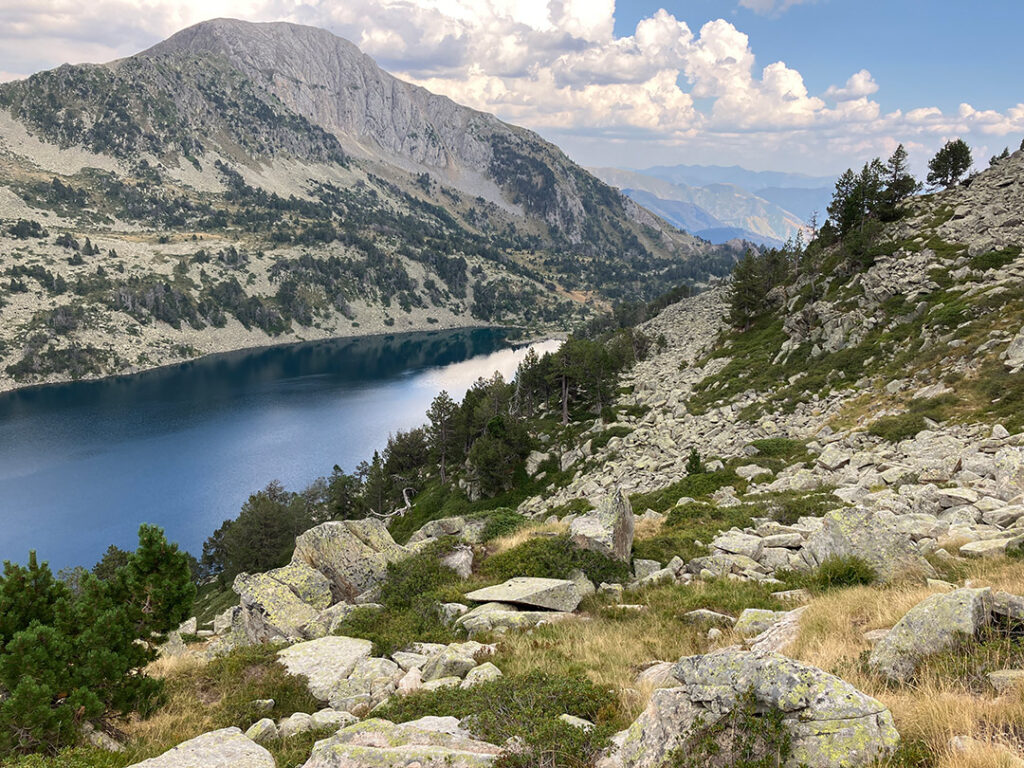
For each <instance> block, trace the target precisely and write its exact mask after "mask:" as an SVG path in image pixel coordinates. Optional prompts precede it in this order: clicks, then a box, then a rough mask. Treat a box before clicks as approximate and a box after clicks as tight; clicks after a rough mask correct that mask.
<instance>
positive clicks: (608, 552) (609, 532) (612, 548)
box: [569, 490, 635, 562]
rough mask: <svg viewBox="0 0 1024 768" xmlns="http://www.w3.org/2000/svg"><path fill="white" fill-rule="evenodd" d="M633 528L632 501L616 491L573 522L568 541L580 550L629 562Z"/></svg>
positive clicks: (619, 491) (570, 526)
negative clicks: (595, 507)
mask: <svg viewBox="0 0 1024 768" xmlns="http://www.w3.org/2000/svg"><path fill="white" fill-rule="evenodd" d="M634 526H635V523H634V520H633V508H632V506H630V503H629V499H628V498H627V497H626V495H625V494H624V493H623V492H622V491H621V490H617V491H615V493H613V494H611V495H610V496H608V497H607V498H606V499H604V500H603V501H601V503H600V504H598V506H597V509H595V510H593V511H591V512H588V513H586V514H585V515H581V516H580V517H577V518H576V519H575V520H573V521H572V523H570V525H569V538H570V540H571V541H572V543H573V544H575V545H576V546H577V547H580V548H581V549H588V550H591V551H593V552H597V553H599V554H602V555H605V556H606V557H610V558H612V559H614V560H621V561H623V562H629V558H630V556H631V554H632V551H633V529H634Z"/></svg>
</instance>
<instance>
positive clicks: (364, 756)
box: [303, 717, 501, 768]
mask: <svg viewBox="0 0 1024 768" xmlns="http://www.w3.org/2000/svg"><path fill="white" fill-rule="evenodd" d="M500 753H501V748H500V747H497V746H495V745H494V744H488V743H486V742H483V741H477V740H476V739H474V738H473V737H472V736H471V735H470V734H469V733H468V732H467V731H465V730H463V729H462V728H460V727H459V722H458V720H456V719H455V718H454V717H425V718H422V719H421V720H414V721H412V722H408V723H398V724H396V723H392V722H390V721H388V720H381V719H379V718H373V719H370V720H364V721H362V722H361V723H357V724H355V725H352V726H349V727H347V728H343V729H342V730H340V731H338V732H337V733H336V734H334V736H332V737H331V738H329V739H324V740H323V741H318V742H317V743H316V746H314V747H313V752H312V754H311V755H310V757H309V760H307V761H306V763H305V764H304V765H303V768H407V767H408V766H412V765H418V766H419V767H420V768H487V766H490V765H493V764H494V761H495V760H496V759H497V758H498V755H499V754H500Z"/></svg>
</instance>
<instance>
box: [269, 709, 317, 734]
mask: <svg viewBox="0 0 1024 768" xmlns="http://www.w3.org/2000/svg"><path fill="white" fill-rule="evenodd" d="M315 728H316V723H315V722H313V716H312V715H308V714H306V713H305V712H295V713H293V714H291V715H289V716H288V717H286V718H285V719H284V720H282V721H281V722H279V723H278V724H277V734H278V736H280V737H281V738H282V739H288V738H291V737H292V736H298V735H299V734H300V733H307V732H309V731H312V730H314V729H315Z"/></svg>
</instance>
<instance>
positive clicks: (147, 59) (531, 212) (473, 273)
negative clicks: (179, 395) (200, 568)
mask: <svg viewBox="0 0 1024 768" xmlns="http://www.w3.org/2000/svg"><path fill="white" fill-rule="evenodd" d="M0 113H3V116H2V117H0V152H2V153H3V155H4V160H3V162H0V190H3V194H2V195H0V221H2V222H3V223H2V224H0V274H3V275H5V276H6V277H9V278H10V282H9V283H7V284H4V283H0V303H3V304H6V307H4V308H0V317H3V320H4V323H3V330H2V331H0V358H2V359H0V386H3V387H4V388H10V387H12V386H18V385H20V384H22V383H39V382H42V381H54V380H61V378H62V377H69V378H74V377H88V376H96V375H104V374H107V373H118V372H125V371H132V370H141V369H143V368H146V367H151V366H152V365H156V364H166V363H168V362H174V361H176V360H180V359H187V358H189V357H193V356H195V355H196V354H204V353H208V352H214V351H227V350H228V349H234V348H237V346H238V345H239V344H242V345H244V346H259V345H261V343H279V342H281V341H286V340H306V339H310V338H323V337H331V336H338V335H362V334H364V333H374V332H381V333H383V332H389V331H393V330H402V329H405V330H419V329H423V328H430V327H452V326H454V325H460V324H462V325H472V324H477V323H481V322H483V323H500V324H505V325H516V326H523V327H528V328H533V329H535V330H537V329H540V328H542V327H543V328H547V329H548V330H554V331H557V330H565V329H567V328H568V327H569V325H571V324H572V323H574V322H577V321H578V320H579V319H582V318H585V317H586V316H589V315H591V314H593V313H594V312H595V311H597V310H598V309H600V308H601V307H604V306H608V305H609V304H610V303H612V302H614V301H621V300H625V299H629V300H636V299H645V298H647V299H649V298H652V297H653V296H654V295H655V294H657V293H660V292H662V291H664V290H666V289H668V288H670V287H673V286H675V285H678V284H679V283H681V282H685V281H694V280H701V279H704V278H706V277H707V276H709V275H714V274H724V273H725V272H727V271H728V269H729V268H730V267H731V264H732V263H733V261H734V260H735V259H736V258H737V256H738V255H739V250H738V249H737V248H733V247H713V246H711V245H709V244H708V243H706V242H705V241H703V240H700V239H699V238H697V237H694V236H692V235H689V234H686V233H684V232H682V231H679V230H678V229H676V228H675V227H673V226H672V225H670V224H669V223H667V222H665V221H664V220H663V219H661V218H659V217H658V216H656V215H654V214H652V213H651V212H649V211H647V210H645V209H644V208H642V207H641V206H639V205H637V204H636V203H635V202H633V201H632V200H630V199H629V198H627V197H625V196H623V195H621V194H620V193H619V192H617V191H615V190H613V189H612V188H611V187H609V186H607V185H605V184H604V183H603V182H601V181H600V180H598V179H596V178H595V177H593V176H592V175H590V174H589V173H587V172H586V171H585V170H583V169H582V168H580V167H579V166H578V165H576V164H575V163H573V162H572V161H571V160H570V159H569V158H568V157H567V156H566V155H565V154H564V153H562V152H561V150H559V149H558V148H557V147H556V146H554V145H553V144H551V143H549V142H547V141H545V140H543V139H542V138H541V137H539V136H538V135H537V134H535V133H533V132H531V131H528V130H526V129H523V128H519V127H516V126H512V125H509V124H506V123H503V122H502V121H500V120H499V119H498V118H496V117H494V116H493V115H488V114H486V113H482V112H478V111H476V110H472V109H469V108H466V107H462V106H460V105H458V104H456V103H455V102H453V101H452V100H450V99H448V98H447V97H444V96H438V95H435V94H432V93H430V92H429V91H426V90H425V89H423V88H420V87H419V86H415V85H411V84H409V83H405V82H403V81H401V80H399V79H398V78H395V77H393V76H392V75H390V74H388V73H386V72H384V71H383V70H381V69H380V68H379V67H377V66H376V64H375V63H374V62H373V60H372V59H371V58H370V57H368V56H366V55H365V54H363V53H361V52H360V51H359V50H358V48H357V47H356V46H354V45H353V44H351V43H349V42H348V41H345V40H343V39H341V38H338V37H337V36H335V35H333V34H331V33H330V32H327V31H325V30H319V29H316V28H312V27H304V26H301V25H292V24H287V23H271V24H255V23H250V22H241V21H236V20H224V19H221V20H215V21H211V22H203V23H201V24H198V25H194V26H193V27H190V28H188V29H185V30H182V31H181V32H179V33H177V34H176V35H174V36H172V37H171V38H168V40H166V41H164V42H162V43H158V44H157V45H155V46H153V47H151V48H149V49H147V50H145V51H143V52H141V53H139V54H136V55H134V56H130V57H127V58H123V59H119V60H117V61H114V62H110V63H108V64H100V65H80V66H72V65H64V66H62V67H59V68H57V69H56V70H50V71H47V72H41V73H37V74H35V75H32V76H31V77H29V78H27V79H26V80H21V81H16V82H12V83H6V84H3V85H0ZM22 219H24V220H25V223H24V224H21V223H20V220H22ZM48 230H52V232H50V231H48ZM43 232H46V234H45V235H43V234H42V233H43ZM86 238H88V242H87V243H83V241H84V240H86ZM94 248H95V249H96V251H97V252H96V253H93V252H92V249H94ZM84 250H88V251H89V253H84V252H83V251H84ZM396 305H397V307H396ZM54 313H58V314H60V315H61V317H64V316H68V317H73V318H75V320H74V322H73V323H72V327H65V324H63V323H61V322H57V323H56V325H55V324H54V322H53V321H52V317H53V315H54ZM132 337H135V338H141V339H142V340H143V342H142V344H141V345H139V344H133V343H128V342H129V340H130V339H131V338H132ZM137 347H141V349H136V348H137Z"/></svg>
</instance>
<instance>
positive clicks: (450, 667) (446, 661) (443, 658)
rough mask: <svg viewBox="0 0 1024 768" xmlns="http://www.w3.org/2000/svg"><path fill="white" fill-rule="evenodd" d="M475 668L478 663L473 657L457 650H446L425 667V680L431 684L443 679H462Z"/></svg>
mask: <svg viewBox="0 0 1024 768" xmlns="http://www.w3.org/2000/svg"><path fill="white" fill-rule="evenodd" d="M475 666H476V661H474V660H473V657H472V656H471V655H469V654H466V653H462V652H461V651H459V650H457V649H455V648H446V649H445V650H444V651H443V652H442V653H439V654H438V655H437V656H434V657H433V658H431V659H430V661H428V662H427V663H426V666H424V667H423V680H424V681H426V682H430V681H431V680H437V679H439V678H442V677H458V678H462V677H465V676H466V673H467V672H469V670H471V669H472V668H473V667H475Z"/></svg>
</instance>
